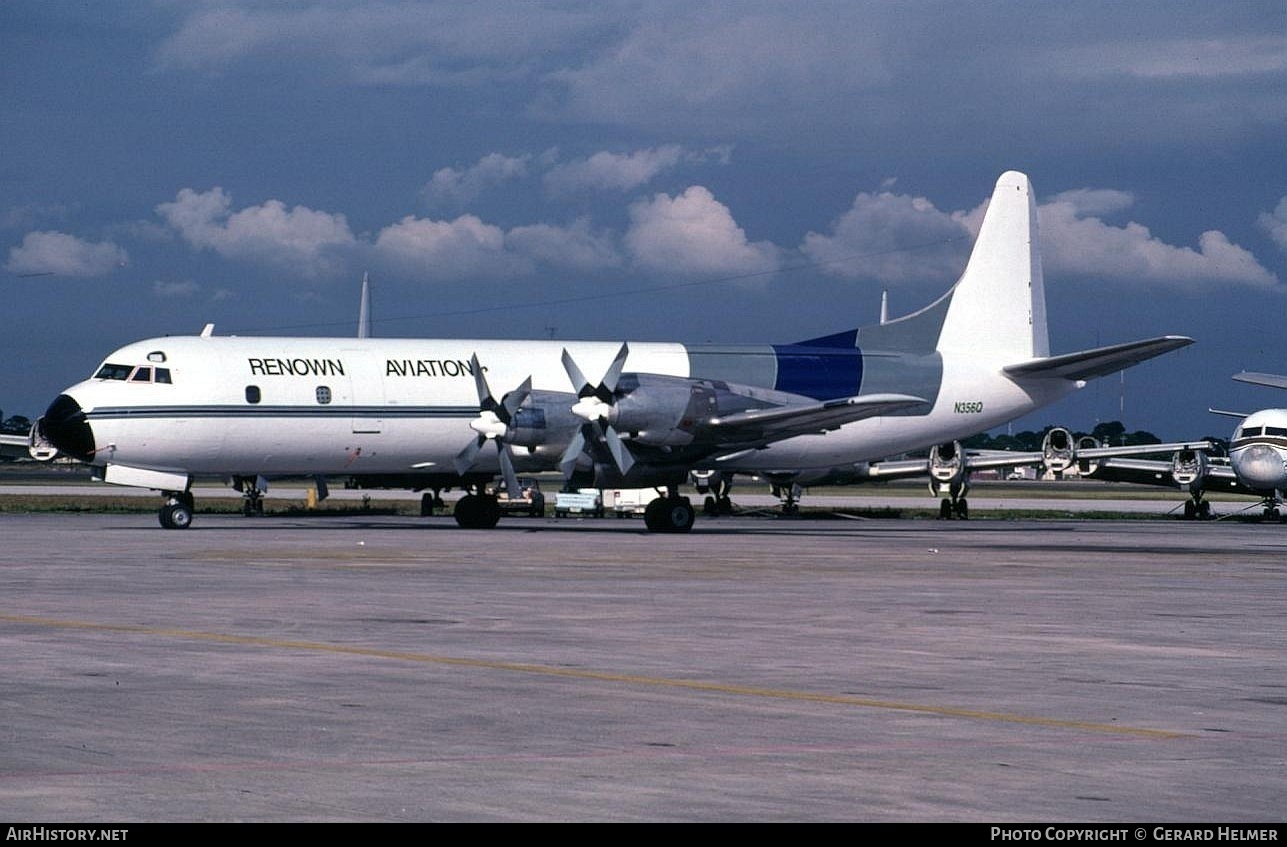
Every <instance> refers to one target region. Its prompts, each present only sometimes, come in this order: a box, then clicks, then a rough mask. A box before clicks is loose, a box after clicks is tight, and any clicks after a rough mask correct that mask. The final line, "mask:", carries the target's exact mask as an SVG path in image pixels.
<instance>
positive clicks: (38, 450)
mask: <svg viewBox="0 0 1287 847" xmlns="http://www.w3.org/2000/svg"><path fill="white" fill-rule="evenodd" d="M43 421H44V418H37V419H36V422H35V423H33V424H32V425H31V431H30V432H29V433H27V454H28V455H30V456H31V458H33V459H35V460H36V461H37V462H48V461H51V460H53V459H54V458H56V457H57V456H58V448H57V447H55V446H54V445H53V442H51V441H50V440H49V439H48V438H46V437H45V433H44V431H43V429H42V428H41V423H42V422H43Z"/></svg>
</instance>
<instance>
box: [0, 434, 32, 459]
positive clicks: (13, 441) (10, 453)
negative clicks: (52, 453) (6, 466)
mask: <svg viewBox="0 0 1287 847" xmlns="http://www.w3.org/2000/svg"><path fill="white" fill-rule="evenodd" d="M0 456H3V457H5V458H6V459H27V458H30V454H29V453H28V452H27V436H25V435H14V434H10V433H0Z"/></svg>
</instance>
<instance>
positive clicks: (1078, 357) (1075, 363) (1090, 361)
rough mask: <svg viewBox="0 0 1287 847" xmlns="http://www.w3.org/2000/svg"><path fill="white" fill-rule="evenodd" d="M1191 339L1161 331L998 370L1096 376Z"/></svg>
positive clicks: (1023, 374) (1066, 376) (1015, 374)
mask: <svg viewBox="0 0 1287 847" xmlns="http://www.w3.org/2000/svg"><path fill="white" fill-rule="evenodd" d="M1192 343H1193V339H1192V338H1186V337H1185V336H1182V335H1164V336H1161V337H1159V338H1149V339H1146V340H1144V341H1129V342H1127V343H1125V344H1113V345H1110V346H1108V347H1096V348H1095V349H1093V350H1083V351H1081V352H1079V353H1065V354H1063V355H1062V356H1047V357H1046V358H1043V359H1032V360H1031V361H1027V362H1020V363H1019V364H1017V365H1008V366H1007V367H1005V368H1002V370H1003V371H1004V372H1005V373H1006V374H1007V375H1008V376H1011V377H1026V378H1033V377H1038V378H1040V377H1059V378H1062V379H1093V378H1095V377H1097V376H1104V375H1105V374H1110V373H1115V372H1116V371H1120V370H1121V369H1123V368H1127V367H1130V366H1131V365H1135V364H1138V363H1140V362H1143V361H1146V360H1148V359H1152V358H1153V357H1154V356H1160V355H1162V354H1163V353H1169V352H1170V351H1172V350H1178V349H1179V348H1181V347H1187V346H1188V345H1190V344H1192Z"/></svg>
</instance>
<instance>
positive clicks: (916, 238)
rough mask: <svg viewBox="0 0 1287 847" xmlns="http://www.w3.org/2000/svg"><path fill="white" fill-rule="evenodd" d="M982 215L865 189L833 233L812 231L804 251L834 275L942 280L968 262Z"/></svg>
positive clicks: (895, 280) (884, 279)
mask: <svg viewBox="0 0 1287 847" xmlns="http://www.w3.org/2000/svg"><path fill="white" fill-rule="evenodd" d="M978 217H979V216H978V215H976V214H973V213H968V212H944V211H941V210H939V209H938V208H937V207H936V206H935V205H934V204H933V203H931V202H930V201H929V200H927V199H925V198H924V197H913V196H911V195H908V194H893V193H890V192H888V191H883V192H880V193H878V194H868V193H860V194H859V195H858V196H857V197H855V198H854V202H853V205H852V206H850V208H849V210H848V211H847V212H845V213H844V214H843V215H841V216H840V217H839V218H837V219H836V221H835V223H833V224H832V227H831V232H830V233H828V234H820V233H816V232H810V233H808V234H807V235H806V236H805V237H804V243H803V244H801V245H800V252H802V253H803V254H804V255H805V256H807V257H808V258H809V259H810V260H811V261H813V262H816V263H818V264H819V265H820V269H821V270H822V271H823V272H825V273H828V274H831V275H833V276H840V277H845V278H847V279H869V280H875V281H879V282H881V283H900V282H909V281H911V282H931V281H932V282H935V283H942V282H944V281H950V280H952V279H955V277H956V276H958V275H959V274H960V272H961V269H962V268H963V267H964V262H965V256H966V255H968V253H969V249H970V248H969V245H970V238H969V236H970V235H971V234H972V233H973V232H976V231H977V227H978V222H977V218H978Z"/></svg>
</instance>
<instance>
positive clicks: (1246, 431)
mask: <svg viewBox="0 0 1287 847" xmlns="http://www.w3.org/2000/svg"><path fill="white" fill-rule="evenodd" d="M1264 434H1265V428H1264V427H1263V426H1248V427H1243V430H1242V437H1243V438H1250V437H1251V436H1253V435H1264Z"/></svg>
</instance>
